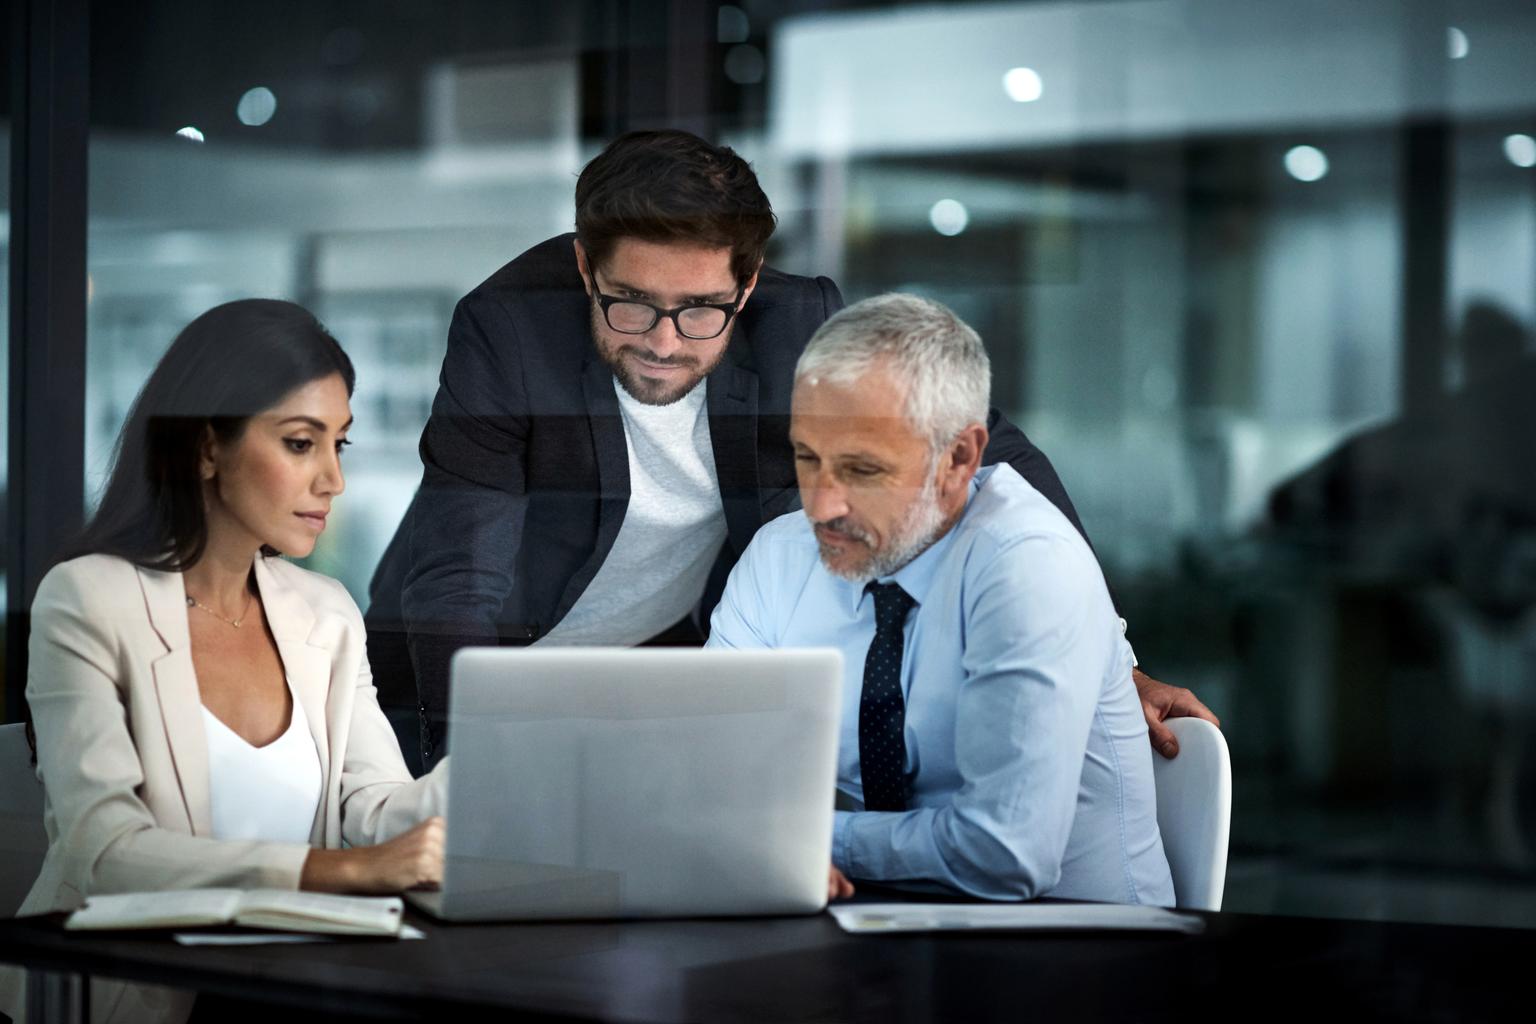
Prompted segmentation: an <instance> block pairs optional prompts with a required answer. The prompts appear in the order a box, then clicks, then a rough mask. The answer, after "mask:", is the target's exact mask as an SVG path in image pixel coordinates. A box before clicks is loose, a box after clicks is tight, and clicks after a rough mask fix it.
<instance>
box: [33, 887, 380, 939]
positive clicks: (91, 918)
mask: <svg viewBox="0 0 1536 1024" xmlns="http://www.w3.org/2000/svg"><path fill="white" fill-rule="evenodd" d="M400 919H401V903H400V899H399V897H396V896H383V897H374V896H330V895H326V894H323V893H313V892H290V891H287V890H282V889H250V890H241V889H179V890H174V891H170V892H129V893H120V894H117V895H113V896H92V897H90V898H89V899H87V900H86V901H85V906H84V907H82V908H80V909H79V910H77V911H75V912H74V913H73V914H71V915H69V919H68V920H67V921H66V922H65V924H64V927H65V928H67V929H71V930H120V929H139V928H193V927H200V926H203V925H221V924H236V925H243V926H246V927H250V928H266V929H273V930H277V931H292V932H318V933H323V934H326V935H399V934H400Z"/></svg>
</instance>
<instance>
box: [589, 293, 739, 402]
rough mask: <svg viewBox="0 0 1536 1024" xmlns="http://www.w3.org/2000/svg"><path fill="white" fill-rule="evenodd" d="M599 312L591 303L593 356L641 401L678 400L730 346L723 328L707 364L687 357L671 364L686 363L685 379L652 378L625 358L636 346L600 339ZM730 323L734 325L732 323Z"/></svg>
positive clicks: (717, 363) (702, 377) (704, 375)
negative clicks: (721, 340)
mask: <svg viewBox="0 0 1536 1024" xmlns="http://www.w3.org/2000/svg"><path fill="white" fill-rule="evenodd" d="M600 316H601V314H600V313H599V312H598V311H597V308H596V307H595V306H594V307H593V310H592V315H591V320H590V331H591V334H592V347H593V348H594V349H595V350H596V351H597V356H598V358H599V359H601V360H602V361H603V365H605V366H607V367H608V369H610V370H612V371H613V375H614V377H615V378H616V379H617V380H618V382H619V386H620V387H622V388H623V389H624V390H625V391H626V392H627V393H628V394H629V396H630V397H631V398H633V399H634V400H635V401H637V402H639V403H640V404H642V405H672V404H673V403H674V402H678V401H681V400H682V399H683V398H684V397H686V396H687V395H688V393H689V392H691V391H692V390H693V389H694V388H696V387H698V386H699V385H700V384H701V383H703V382H704V378H705V377H708V376H709V375H710V374H711V373H713V372H714V371H715V367H717V366H719V365H720V362H721V360H723V359H724V358H725V352H726V349H727V348H729V347H730V329H729V328H727V332H726V338H725V341H726V343H725V344H724V345H722V346H721V347H720V353H719V355H718V356H717V357H716V358H715V361H714V362H712V363H710V364H709V365H708V366H701V365H700V363H699V360H697V359H692V358H690V359H688V360H687V361H686V362H679V363H676V364H675V365H678V366H686V367H687V368H688V371H689V377H688V379H687V380H685V381H683V382H682V383H680V384H672V383H668V382H667V381H659V380H652V379H651V378H649V377H646V376H645V375H644V374H642V373H640V372H639V371H638V370H636V369H635V368H634V364H633V363H631V362H630V361H629V360H628V359H626V358H625V353H626V352H631V351H636V350H637V348H638V346H635V345H628V344H624V343H622V342H617V343H615V347H614V348H613V349H611V350H610V349H609V348H608V347H607V346H606V345H605V344H604V342H603V336H602V335H601V334H600V333H599V329H600V325H601V320H600V319H599V317H600ZM732 326H734V325H732Z"/></svg>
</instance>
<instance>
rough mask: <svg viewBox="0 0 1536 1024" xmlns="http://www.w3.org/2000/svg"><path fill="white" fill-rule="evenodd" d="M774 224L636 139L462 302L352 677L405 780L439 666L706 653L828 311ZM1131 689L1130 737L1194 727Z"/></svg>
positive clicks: (426, 752) (1194, 704)
mask: <svg viewBox="0 0 1536 1024" xmlns="http://www.w3.org/2000/svg"><path fill="white" fill-rule="evenodd" d="M774 224H775V218H774V215H773V211H772V208H771V207H770V205H769V202H768V198H767V196H765V195H764V194H763V191H762V188H761V187H760V186H759V184H758V181H757V178H756V176H755V175H754V174H753V172H752V169H751V168H750V167H749V166H748V165H747V163H746V161H744V160H742V159H741V157H739V156H738V155H737V154H736V153H734V152H733V151H731V150H730V149H729V148H726V147H716V146H713V145H710V144H709V143H707V142H705V141H704V140H702V139H699V138H697V137H695V136H692V135H689V134H687V133H685V132H677V131H660V132H631V133H629V134H627V135H624V136H621V137H620V138H618V139H616V140H615V141H614V142H612V143H611V144H610V145H609V146H608V147H607V148H606V149H604V150H603V152H602V153H600V154H599V155H598V156H597V157H596V158H594V159H593V160H592V161H591V163H589V164H588V165H587V166H586V167H585V168H584V169H583V171H582V173H581V175H580V177H579V179H578V180H577V183H576V232H575V235H574V236H571V235H565V236H561V237H557V238H554V239H550V240H549V241H547V242H544V243H542V244H540V245H538V246H535V247H534V248H532V249H530V250H529V251H528V252H526V253H524V254H522V255H521V256H519V257H517V258H516V259H514V260H513V261H512V262H510V263H508V264H507V265H506V266H504V267H502V268H501V269H500V270H499V271H497V272H496V273H495V274H493V275H492V276H491V277H490V278H489V279H488V280H487V281H485V282H484V283H483V284H481V285H480V286H479V287H477V288H476V289H475V290H474V291H472V292H470V293H469V294H468V295H467V296H465V297H464V299H462V300H461V301H460V302H459V305H458V307H457V309H456V310H455V311H454V316H453V322H452V325H451V327H450V328H449V335H448V349H447V354H446V355H445V357H444V360H443V369H442V376H441V379H440V386H439V389H438V393H437V397H436V399H435V401H434V403H433V407H432V415H431V418H430V420H429V421H428V423H427V427H426V429H425V431H424V432H423V434H422V439H421V457H422V463H423V467H424V472H423V477H422V483H421V487H420V489H419V490H418V491H417V494H416V497H415V499H414V500H413V502H412V504H411V507H410V509H409V510H408V511H407V513H406V515H405V518H404V520H403V521H402V523H401V526H400V529H399V530H398V531H397V532H396V535H395V538H394V540H393V541H391V543H390V546H389V549H388V550H387V551H386V552H385V554H384V557H383V559H382V561H381V562H380V565H379V568H378V571H377V572H376V574H375V576H374V580H373V583H372V585H371V587H370V591H371V597H372V601H371V607H370V609H369V613H368V619H369V657H370V660H371V662H372V664H373V668H374V675H375V678H376V680H377V682H378V685H379V691H380V694H381V702H382V703H384V704H385V705H386V709H387V710H390V711H391V717H392V719H393V720H394V721H395V722H396V727H397V731H399V732H400V734H401V739H402V746H404V747H406V748H407V754H408V756H409V755H410V753H411V751H410V748H411V747H412V746H414V744H412V743H411V740H412V739H414V738H415V737H414V735H413V733H414V731H415V730H414V724H415V723H414V722H413V721H412V719H414V718H416V717H418V716H419V719H420V737H421V751H420V753H421V756H422V763H423V764H424V765H425V766H427V767H430V766H431V764H432V763H433V762H434V761H435V760H436V759H437V758H438V757H440V756H441V755H442V753H443V752H444V741H445V733H446V721H445V719H446V712H447V686H448V662H449V659H450V657H451V656H452V654H453V652H454V651H455V650H457V649H458V648H460V647H464V646H469V645H486V644H491V645H495V644H532V643H540V644H581V645H592V644H605V645H606V644H613V645H635V644H644V643H655V644H699V643H702V641H703V629H702V625H701V624H702V623H707V622H708V616H709V612H710V610H711V609H712V608H713V606H714V604H715V602H716V600H717V599H718V597H719V594H720V591H721V589H722V587H723V586H724V582H725V577H726V575H727V574H728V573H729V571H730V569H731V567H732V565H734V564H735V561H736V559H737V557H738V556H739V555H740V554H741V552H743V551H744V550H746V547H747V544H748V543H749V542H750V541H751V539H752V536H753V535H754V534H755V533H756V531H757V529H758V528H759V527H760V526H762V525H763V524H765V523H767V522H770V521H772V520H773V519H774V518H776V517H777V516H779V515H781V514H783V513H785V512H787V511H791V510H792V509H794V508H795V507H796V502H797V490H796V479H795V469H794V459H793V452H792V449H791V446H790V443H789V438H788V424H789V402H790V392H791V389H792V386H793V381H794V367H795V363H796V360H797V359H798V358H799V356H800V353H801V351H802V350H803V349H804V348H805V345H806V343H807V341H808V340H809V339H810V337H811V335H812V334H813V333H814V332H815V330H816V328H817V327H819V326H820V325H821V324H822V322H823V321H825V320H826V319H827V318H828V317H829V316H831V315H832V314H833V313H835V312H837V311H838V310H839V309H840V308H842V305H843V302H842V296H841V295H840V294H839V293H838V290H837V286H836V285H834V284H833V283H832V282H831V281H830V280H828V279H827V278H825V277H820V278H815V279H811V278H805V277H797V276H794V275H789V274H783V273H780V272H778V271H775V270H773V269H771V268H768V267H765V266H763V255H764V250H765V248H766V246H767V242H768V238H769V236H770V235H771V234H772V233H773V229H774ZM988 428H989V430H990V432H991V436H992V442H991V444H990V445H989V447H988V449H987V453H986V457H987V461H988V462H989V463H991V462H1000V461H1006V462H1009V463H1010V464H1012V465H1013V466H1014V468H1015V469H1017V470H1018V471H1019V473H1020V474H1021V475H1023V476H1024V477H1025V478H1026V479H1027V480H1029V481H1030V482H1031V483H1032V484H1034V486H1035V487H1036V489H1038V490H1039V491H1040V492H1041V493H1042V494H1044V495H1046V496H1047V497H1048V498H1049V499H1050V500H1051V501H1052V502H1053V503H1054V504H1055V505H1056V506H1057V507H1059V508H1060V509H1061V510H1062V511H1063V512H1064V513H1065V514H1066V515H1067V517H1068V518H1069V519H1070V520H1071V521H1072V522H1073V524H1074V525H1076V526H1078V529H1079V530H1081V526H1080V524H1078V520H1077V516H1076V513H1075V511H1074V510H1073V509H1072V505H1071V502H1070V500H1069V499H1068V498H1067V495H1066V492H1065V490H1064V489H1063V488H1062V486H1061V482H1060V481H1059V480H1058V479H1057V477H1056V474H1055V471H1054V470H1053V469H1052V468H1051V466H1050V463H1049V462H1048V461H1047V460H1046V459H1045V457H1044V456H1043V455H1042V454H1041V453H1040V452H1039V451H1038V450H1037V449H1036V448H1035V447H1034V446H1033V445H1032V444H1030V442H1029V440H1028V439H1027V438H1025V437H1024V435H1023V434H1022V433H1021V432H1020V431H1019V430H1018V429H1017V428H1015V427H1013V426H1012V425H1011V424H1009V423H1008V422H1007V421H1006V420H1003V419H1002V418H1001V417H1000V416H998V414H997V413H996V412H995V411H994V412H993V414H992V417H991V419H990V421H989V423H988ZM407 649H408V655H407ZM413 677H414V683H413ZM1143 678H1144V677H1143ZM1139 682H1140V680H1139ZM1146 683H1147V684H1150V687H1151V689H1143V690H1142V695H1143V701H1144V703H1147V702H1148V700H1149V699H1150V700H1151V701H1152V703H1148V704H1147V706H1148V716H1149V719H1151V718H1154V717H1157V718H1161V717H1162V716H1164V715H1167V714H1170V713H1172V714H1202V713H1203V715H1206V716H1208V715H1209V712H1208V711H1206V710H1205V708H1204V706H1203V705H1201V704H1200V703H1199V701H1197V700H1195V699H1194V697H1193V695H1191V694H1188V692H1187V691H1184V690H1177V689H1175V688H1172V687H1165V686H1162V684H1159V683H1156V682H1154V681H1152V680H1146ZM1153 704H1157V705H1158V710H1157V711H1156V713H1154V710H1153ZM1167 738H1168V739H1171V734H1168V735H1167ZM1159 739H1160V738H1159V737H1158V736H1157V735H1156V734H1155V730H1154V743H1157V742H1159Z"/></svg>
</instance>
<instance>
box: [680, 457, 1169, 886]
mask: <svg viewBox="0 0 1536 1024" xmlns="http://www.w3.org/2000/svg"><path fill="white" fill-rule="evenodd" d="M880 582H882V583H884V582H896V583H899V584H901V587H902V589H904V590H905V591H906V592H907V593H908V594H910V595H912V597H913V598H915V599H916V601H917V607H916V608H915V609H914V610H913V611H912V612H911V614H909V615H908V616H907V622H906V628H905V648H904V650H905V653H904V656H903V658H902V666H901V686H902V693H903V695H904V697H905V700H906V747H907V760H906V770H907V773H908V775H909V777H910V778H911V781H912V798H911V801H910V805H909V809H908V810H906V811H900V812H890V811H863V810H856V811H837V812H835V822H834V826H833V837H832V861H833V863H834V864H836V865H837V866H838V867H839V868H841V869H842V870H843V872H844V873H845V874H847V875H848V876H849V877H851V878H856V879H858V878H862V879H868V880H870V881H886V882H909V883H910V882H917V883H923V882H926V883H939V884H940V885H942V886H945V887H947V888H950V889H955V890H959V891H961V892H965V893H969V894H972V895H975V896H982V897H986V898H990V899H1032V898H1034V897H1037V896H1057V897H1063V898H1073V899H1089V900H1102V901H1106V902H1115V903H1151V904H1159V905H1164V906H1171V905H1172V904H1173V881H1172V879H1171V878H1170V877H1169V874H1168V862H1167V859H1166V858H1165V856H1164V854H1163V844H1162V839H1161V837H1160V836H1159V834H1158V830H1157V811H1156V802H1155V796H1154V793H1153V782H1152V748H1151V745H1150V744H1149V743H1148V742H1147V726H1146V720H1145V718H1144V717H1143V715H1142V711H1141V704H1140V701H1139V700H1138V699H1137V697H1136V689H1135V686H1134V685H1133V684H1132V682H1131V653H1130V647H1129V645H1127V644H1126V642H1125V640H1124V638H1123V637H1122V636H1121V633H1120V622H1119V619H1118V617H1117V616H1116V614H1115V610H1114V606H1113V604H1112V603H1111V602H1110V599H1109V592H1108V590H1107V588H1106V587H1105V584H1104V577H1103V574H1102V573H1101V572H1100V571H1099V565H1098V562H1097V560H1096V559H1095V558H1094V556H1093V552H1092V551H1091V550H1090V549H1089V547H1088V545H1087V543H1086V542H1085V541H1084V540H1083V538H1082V537H1081V536H1080V535H1079V534H1078V533H1077V531H1076V530H1074V529H1073V528H1072V524H1071V523H1069V522H1068V521H1067V519H1066V517H1065V516H1063V515H1062V514H1061V512H1059V511H1058V510H1057V509H1056V507H1055V506H1053V505H1052V504H1051V503H1050V502H1049V501H1048V500H1047V499H1046V498H1044V497H1043V496H1042V495H1041V494H1040V492H1038V491H1036V490H1035V489H1034V488H1033V487H1031V486H1030V485H1029V484H1028V483H1027V482H1025V481H1024V479H1023V478H1022V477H1020V476H1019V475H1018V474H1017V473H1016V472H1014V470H1013V469H1012V468H1011V467H1009V466H1006V465H1001V466H993V467H987V468H984V469H982V470H981V471H980V472H979V473H978V474H977V476H976V479H975V480H974V481H972V484H971V494H970V497H969V499H968V502H967V505H966V509H965V512H964V514H963V515H962V516H961V518H960V520H959V521H958V522H957V523H956V524H955V526H954V527H953V528H952V529H951V530H950V531H949V532H948V533H947V534H945V535H944V536H943V537H941V538H940V539H939V540H938V541H937V542H936V543H935V544H934V545H933V546H932V547H930V548H929V549H928V550H927V551H924V552H923V553H922V554H921V555H919V556H918V557H917V558H915V559H913V560H912V562H910V563H909V564H908V565H906V566H905V567H904V568H902V569H901V570H900V571H899V572H897V573H896V574H895V575H894V576H891V577H887V578H882V579H881V581H880ZM874 604H875V602H874V598H873V597H872V596H869V595H867V594H865V593H864V588H863V587H862V586H861V585H858V584H854V583H849V582H847V581H846V580H843V579H840V578H838V577H836V576H834V575H832V574H831V573H830V572H828V571H827V570H826V569H825V568H823V566H822V564H821V561H820V557H819V555H818V553H817V548H816V539H815V536H814V534H812V532H811V527H810V522H809V520H807V519H806V517H805V514H804V513H803V512H793V513H790V514H788V515H785V516H781V517H779V518H778V519H776V520H774V521H773V522H772V523H769V524H768V525H767V526H765V527H763V528H762V529H761V530H759V531H758V533H757V536H756V537H755V538H754V539H753V541H752V544H751V545H750V546H749V547H748V548H747V551H746V553H745V554H743V555H742V557H741V560H740V561H739V562H738V563H737V564H736V568H735V569H734V570H733V571H732V573H731V577H730V580H729V581H728V582H727V584H726V588H725V594H724V596H723V597H722V598H721V601H720V604H719V606H718V607H717V608H716V609H715V613H714V617H713V619H712V620H711V632H710V639H709V646H711V647H836V648H838V649H840V650H841V651H842V652H843V658H844V665H845V669H844V671H845V678H844V681H843V712H842V715H843V717H842V732H841V736H840V743H839V750H838V788H839V789H840V790H842V791H843V792H844V793H846V794H848V795H849V796H850V797H852V798H853V802H854V804H855V806H858V807H862V799H861V794H862V791H861V786H860V781H859V727H858V723H859V696H860V693H861V691H862V689H863V679H864V656H865V653H866V652H867V651H868V649H869V643H870V640H871V639H873V637H874V630H875V618H874V616H875V611H874Z"/></svg>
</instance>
